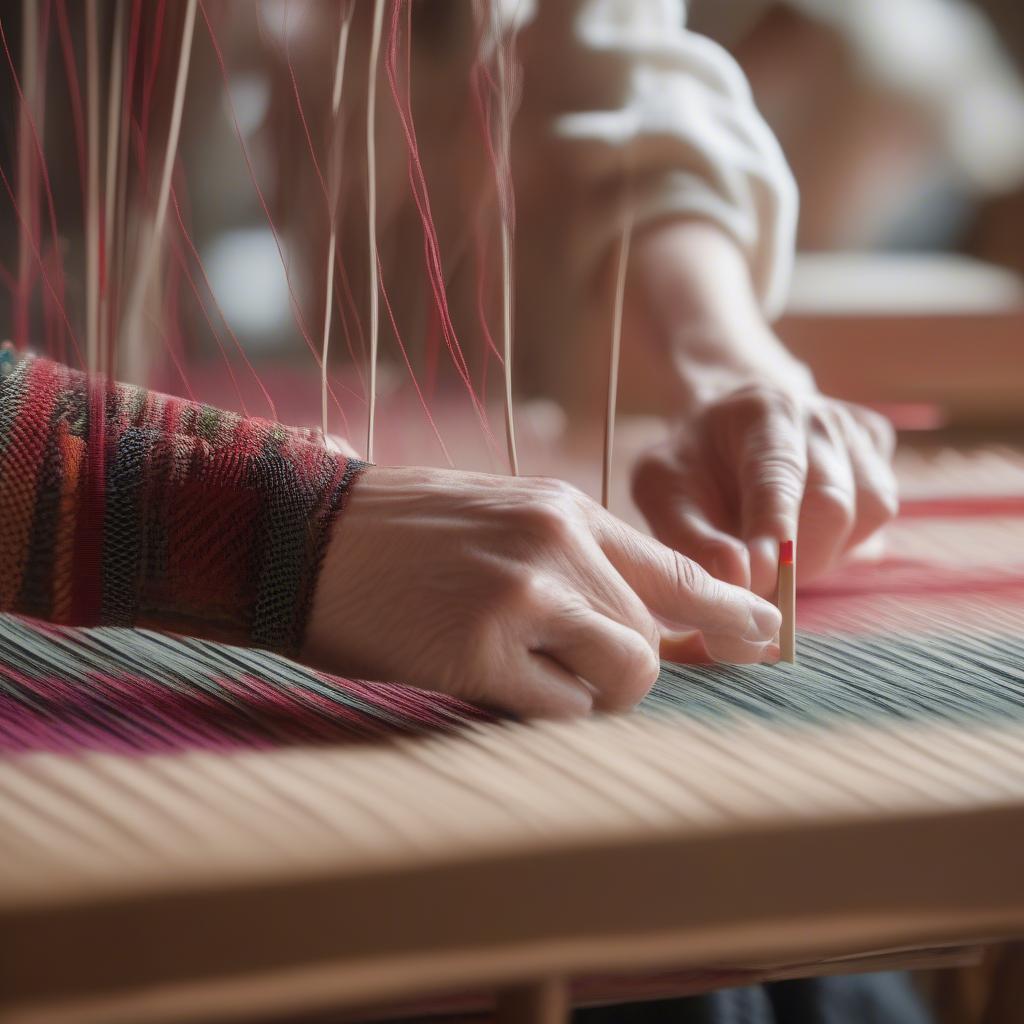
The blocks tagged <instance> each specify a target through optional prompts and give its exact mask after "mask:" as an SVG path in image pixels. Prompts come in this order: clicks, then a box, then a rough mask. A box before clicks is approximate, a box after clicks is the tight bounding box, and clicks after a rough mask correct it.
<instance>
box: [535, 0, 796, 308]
mask: <svg viewBox="0 0 1024 1024" xmlns="http://www.w3.org/2000/svg"><path fill="white" fill-rule="evenodd" d="M685 16H686V15H685V7H684V4H683V2H682V0H536V3H535V5H534V9H533V11H532V13H530V14H528V15H526V17H525V25H524V27H523V30H522V32H521V33H520V40H519V53H520V57H521V59H522V64H523V74H524V77H523V85H524V91H523V108H522V110H521V112H520V114H521V116H522V117H523V118H524V125H523V133H524V134H526V135H529V136H531V137H529V138H526V139H523V141H525V142H527V143H528V145H527V147H526V149H527V152H528V157H527V158H526V160H527V163H535V165H536V166H535V167H534V168H533V172H532V173H531V171H530V170H529V169H527V173H526V178H527V181H528V183H529V182H530V180H531V179H533V181H532V184H533V187H534V189H535V190H536V189H537V188H538V187H539V186H538V184H537V180H538V179H537V178H536V177H535V175H536V174H537V173H538V168H539V176H540V179H541V180H542V179H543V178H544V177H548V180H552V179H554V180H558V181H560V182H561V183H562V184H561V185H560V186H555V187H556V189H558V190H560V191H562V192H563V193H564V194H563V195H562V196H561V199H562V200H563V201H564V202H566V203H568V204H569V206H571V208H572V209H573V211H574V213H573V216H574V224H573V228H572V231H573V235H574V241H573V258H574V259H578V260H579V261H580V262H579V263H578V264H577V267H579V268H581V269H583V270H589V269H593V268H595V267H596V265H597V263H598V261H599V260H601V258H602V257H603V256H604V254H605V253H606V252H607V251H609V248H610V246H611V245H612V244H614V242H615V241H616V239H617V237H618V234H619V232H620V230H621V224H622V210H623V196H624V183H625V182H627V181H628V183H629V184H628V189H629V195H630V200H629V201H630V203H631V206H632V208H633V213H634V217H635V219H636V223H637V224H638V225H642V224H644V223H647V222H650V221H652V220H655V219H661V218H666V217H671V216H677V215H692V216H699V217H703V218H707V219H710V220H713V221H714V222H716V223H717V224H719V225H720V226H721V227H722V228H723V229H724V230H725V231H727V232H728V233H729V234H730V235H731V236H732V237H733V238H734V239H735V240H736V242H737V243H738V244H739V246H740V248H741V249H742V251H743V252H744V253H745V255H746V257H747V260H748V261H749V264H750V269H751V275H752V279H753V281H754V285H755V287H756V290H757V293H758V295H759V297H760V300H761V303H762V306H763V308H764V310H765V313H766V314H767V315H768V316H769V317H773V316H775V315H777V314H778V313H779V312H780V311H781V308H782V304H783V302H784V301H785V296H786V291H787V288H788V284H789V275H790V270H791V266H792V259H793V249H794V244H795V242H794V239H795V227H796V213H797V194H796V186H795V184H794V181H793V178H792V175H791V174H790V171H789V168H788V166H787V165H786V161H785V159H784V157H783V156H782V152H781V150H780V148H779V146H778V143H777V142H776V141H775V138H774V136H773V135H772V133H771V132H770V131H769V129H768V127H767V125H766V124H765V123H764V121H763V120H762V119H761V116H760V115H759V113H758V112H757V109H756V108H755V106H754V103H753V99H752V97H751V94H750V89H749V87H748V85H747V82H746V79H745V78H744V77H743V74H742V72H741V71H740V69H739V67H738V66H737V65H736V64H735V62H734V61H733V60H732V58H731V57H730V56H729V55H728V54H727V53H726V52H725V51H724V50H722V49H721V48H720V47H718V46H717V45H716V44H715V43H713V42H711V40H709V39H706V38H704V37H702V36H698V35H695V34H694V33H692V32H688V31H687V30H686V28H685ZM517 135H519V137H520V138H521V137H522V134H521V133H520V132H519V128H518V126H517ZM517 161H520V158H519V157H517ZM552 172H554V173H552ZM517 175H518V171H517ZM517 187H518V186H517ZM527 188H529V184H528V185H527Z"/></svg>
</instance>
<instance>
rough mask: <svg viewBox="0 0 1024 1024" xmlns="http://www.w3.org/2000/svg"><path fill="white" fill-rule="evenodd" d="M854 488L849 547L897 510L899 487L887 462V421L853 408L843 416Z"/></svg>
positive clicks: (889, 430) (890, 440)
mask: <svg viewBox="0 0 1024 1024" xmlns="http://www.w3.org/2000/svg"><path fill="white" fill-rule="evenodd" d="M843 426H844V432H845V436H846V444H847V450H848V451H849V454H850V466H851V469H852V471H853V479H854V488H855V490H856V496H857V505H856V522H855V524H854V527H853V529H852V530H851V531H850V536H849V538H848V541H847V545H848V547H854V546H856V545H858V544H860V543H862V542H863V541H865V540H867V539H868V538H869V537H871V536H872V535H873V534H874V533H876V532H877V531H878V530H879V529H881V527H883V526H885V524H886V523H888V522H889V521H890V520H892V519H893V518H895V516H896V514H897V513H898V512H899V489H898V486H897V483H896V475H895V474H894V473H893V471H892V465H891V462H890V459H891V456H892V446H893V443H894V438H895V433H894V431H893V429H892V426H891V425H890V424H889V421H888V420H886V419H884V418H883V417H881V416H879V415H877V414H876V413H873V412H871V411H870V410H868V409H861V408H857V407H854V408H853V409H852V410H851V411H850V412H849V413H847V415H845V416H844V417H843Z"/></svg>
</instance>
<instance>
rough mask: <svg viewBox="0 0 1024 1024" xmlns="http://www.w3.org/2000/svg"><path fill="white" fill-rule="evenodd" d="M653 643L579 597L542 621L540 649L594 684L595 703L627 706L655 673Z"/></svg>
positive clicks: (604, 708)
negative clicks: (544, 621) (577, 601)
mask: <svg viewBox="0 0 1024 1024" xmlns="http://www.w3.org/2000/svg"><path fill="white" fill-rule="evenodd" d="M656 644H657V639H656V638H655V641H654V645H652V643H651V641H649V640H647V639H645V638H644V637H643V636H642V635H641V634H640V633H639V632H637V631H636V630H635V629H631V628H630V627H628V626H626V625H624V624H622V623H621V622H616V621H615V620H614V619H611V618H609V617H608V616H606V615H602V614H600V613H599V612H596V611H594V609H592V608H590V607H587V606H586V605H584V604H582V603H573V604H566V605H564V606H563V607H562V608H560V609H558V610H557V611H555V612H554V613H553V614H552V615H551V616H550V617H549V618H548V619H547V622H546V626H545V632H544V635H543V638H542V640H541V643H540V650H539V653H543V654H546V655H548V656H549V657H550V658H552V659H554V660H555V661H556V662H558V664H559V665H560V666H561V667H562V668H564V669H565V670H566V671H567V672H569V673H572V674H573V675H575V676H578V677H579V678H580V679H582V680H584V681H585V682H586V683H587V684H588V686H589V687H590V688H591V689H592V690H593V701H594V707H596V708H598V709H599V710H602V711H625V710H628V709H629V708H632V707H634V706H635V705H636V704H638V703H639V702H640V701H641V700H642V699H643V698H644V697H645V696H646V695H647V693H648V691H649V690H650V688H651V687H652V686H653V685H654V681H655V679H657V678H658V671H659V669H660V664H659V661H658V657H657V648H656Z"/></svg>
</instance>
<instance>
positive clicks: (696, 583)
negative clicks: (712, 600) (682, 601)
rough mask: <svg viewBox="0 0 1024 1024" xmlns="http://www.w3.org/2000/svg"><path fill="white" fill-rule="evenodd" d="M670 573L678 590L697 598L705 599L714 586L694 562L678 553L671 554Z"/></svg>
mask: <svg viewBox="0 0 1024 1024" xmlns="http://www.w3.org/2000/svg"><path fill="white" fill-rule="evenodd" d="M669 558H670V561H669V571H670V573H671V579H672V583H673V586H674V587H675V589H676V590H685V591H687V592H688V593H690V594H693V595H694V596H695V597H698V598H701V597H704V596H705V595H706V593H707V591H708V589H709V587H710V586H711V585H712V581H711V577H710V576H708V574H707V573H706V572H705V571H704V570H703V569H702V568H701V567H700V566H699V565H698V564H697V563H696V562H694V561H692V560H691V559H689V558H687V557H686V556H685V555H682V554H680V553H679V552H678V551H672V552H671V553H670V556H669Z"/></svg>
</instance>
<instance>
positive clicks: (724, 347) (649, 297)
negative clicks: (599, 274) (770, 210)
mask: <svg viewBox="0 0 1024 1024" xmlns="http://www.w3.org/2000/svg"><path fill="white" fill-rule="evenodd" d="M629 282H630V283H629V291H628V303H629V305H628V311H627V313H628V322H629V324H630V328H631V333H635V334H636V336H637V337H638V338H642V339H643V340H644V341H645V342H646V343H648V344H653V345H654V346H655V349H656V351H658V352H659V353H660V354H661V355H662V356H663V357H664V358H665V360H666V362H667V363H669V364H671V367H672V370H673V373H674V376H675V379H676V380H677V381H678V386H679V391H680V401H681V403H682V404H683V405H684V406H688V405H691V404H694V403H697V404H699V403H701V402H704V401H710V400H713V399H715V398H717V397H720V396H722V395H723V394H725V393H728V392H730V391H734V390H736V389H737V388H739V387H743V386H744V385H746V384H774V385H779V386H785V387H787V388H795V389H799V390H810V389H813V387H814V380H813V377H812V375H811V373H810V371H809V370H808V369H807V367H806V366H804V364H803V363H801V362H799V361H798V360H796V359H795V358H794V357H793V356H792V355H791V354H790V353H789V352H788V350H787V349H786V348H785V347H784V346H783V345H782V344H781V342H780V341H779V340H778V338H777V337H776V336H775V334H774V332H773V331H772V330H771V328H770V327H769V325H768V324H767V323H766V321H765V317H764V314H763V313H762V311H761V307H760V304H759V302H758V299H757V296H756V294H755V291H754V287H753V284H752V281H751V275H750V269H749V267H748V264H747V262H746V260H745V259H744V257H743V254H742V253H741V251H740V249H739V247H738V246H737V245H736V244H735V243H734V242H733V240H732V239H731V238H730V237H729V235H727V234H726V233H725V232H724V231H723V230H722V229H721V228H720V227H718V226H717V225H716V224H713V223H711V222H710V221H705V220H698V219H692V218H686V219H672V220H669V221H663V222H661V223H659V224H656V225H652V226H650V227H648V228H647V229H645V230H644V231H642V232H641V233H639V234H638V235H637V237H636V239H635V241H634V245H633V250H632V257H631V265H630V270H629Z"/></svg>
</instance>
